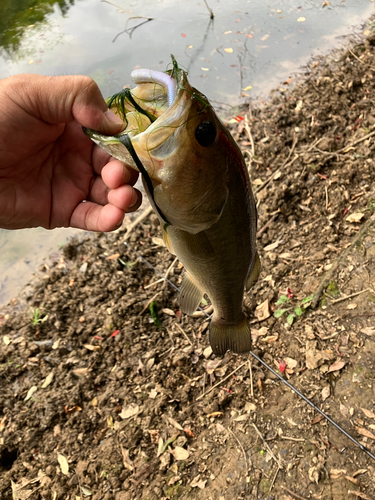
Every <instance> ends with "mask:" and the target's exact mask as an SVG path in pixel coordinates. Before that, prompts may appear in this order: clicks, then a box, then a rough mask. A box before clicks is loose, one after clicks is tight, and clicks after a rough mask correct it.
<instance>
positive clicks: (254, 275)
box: [246, 252, 261, 292]
mask: <svg viewBox="0 0 375 500" xmlns="http://www.w3.org/2000/svg"><path fill="white" fill-rule="evenodd" d="M260 267H261V266H260V259H259V255H258V252H255V258H254V263H253V267H252V269H251V271H250V275H249V277H248V278H247V282H246V291H247V292H248V291H249V290H250V288H251V287H252V286H253V285H254V283H256V282H257V281H258V278H259V274H260Z"/></svg>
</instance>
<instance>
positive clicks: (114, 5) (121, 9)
mask: <svg viewBox="0 0 375 500" xmlns="http://www.w3.org/2000/svg"><path fill="white" fill-rule="evenodd" d="M101 1H102V2H103V3H108V4H109V5H112V6H113V7H116V9H118V10H119V12H120V14H123V13H124V12H126V13H127V14H131V10H126V9H123V8H122V7H120V6H119V5H116V4H115V3H112V2H109V1H108V0H101Z"/></svg>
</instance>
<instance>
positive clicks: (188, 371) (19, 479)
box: [0, 34, 375, 500]
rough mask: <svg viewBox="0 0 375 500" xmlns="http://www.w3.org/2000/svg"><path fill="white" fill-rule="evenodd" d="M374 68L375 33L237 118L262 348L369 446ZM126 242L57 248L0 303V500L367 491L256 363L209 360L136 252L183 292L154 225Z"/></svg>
mask: <svg viewBox="0 0 375 500" xmlns="http://www.w3.org/2000/svg"><path fill="white" fill-rule="evenodd" d="M374 77H375V36H373V35H371V34H369V35H368V36H367V38H366V39H364V40H363V41H361V42H360V43H354V44H352V45H351V46H350V48H349V49H348V48H347V49H344V50H341V51H336V52H335V53H333V54H331V55H330V57H328V58H320V59H317V60H315V61H312V62H311V64H310V65H309V67H308V71H307V74H306V75H305V76H304V78H303V80H299V81H298V82H297V83H296V84H295V85H292V88H291V90H288V86H289V85H291V84H292V83H293V82H285V83H283V84H282V85H281V86H280V88H279V89H278V90H276V91H275V92H273V94H272V96H271V97H270V100H269V101H268V102H266V103H264V104H263V105H262V106H260V107H256V108H255V107H252V108H251V109H250V108H249V109H244V110H243V111H241V112H240V114H239V116H240V118H238V120H239V121H238V122H236V123H235V124H231V125H229V126H230V128H231V131H232V133H233V135H234V137H235V138H236V140H237V141H238V143H239V144H240V146H241V148H242V149H243V151H244V154H245V156H246V158H247V161H248V166H249V171H250V174H251V178H252V182H253V189H254V192H255V193H256V197H257V202H258V211H259V221H258V249H259V252H260V257H261V262H262V272H261V276H260V279H259V281H258V283H257V284H256V285H255V286H254V289H253V291H252V292H250V293H249V295H248V296H246V298H245V306H246V312H247V314H248V316H249V319H250V321H251V322H252V327H253V348H254V351H255V352H256V353H257V355H258V356H260V357H261V358H262V359H263V360H264V361H265V362H267V363H268V364H269V365H270V366H272V368H273V369H276V370H280V372H282V373H283V376H285V377H286V378H287V379H288V380H289V381H290V382H291V383H292V384H293V385H294V386H295V387H297V388H298V389H299V390H300V391H301V392H303V393H304V394H305V395H306V396H307V397H308V398H310V399H311V400H312V401H313V402H314V404H316V405H317V406H318V407H319V408H321V409H322V410H323V411H325V412H326V413H327V414H329V416H330V417H331V418H333V419H334V420H335V421H337V422H338V423H339V425H341V426H342V427H343V428H345V429H346V430H347V431H348V432H349V433H350V434H352V435H353V436H354V437H355V438H356V439H357V440H359V441H360V442H361V443H363V444H364V445H365V446H366V447H367V448H369V449H370V450H371V451H372V453H375V367H374V360H375V329H374V328H373V324H374V317H375V245H374V234H375V230H374V228H373V225H372V219H371V218H372V216H373V214H374V212H375V189H374V179H375V160H374V158H375V155H374V152H375V142H374V137H375V114H374V105H375V78H374ZM241 118H242V119H241ZM364 224H368V226H366V227H367V228H368V229H367V230H366V232H365V233H364V234H363V237H361V238H360V239H358V240H357V241H356V242H355V244H354V245H351V243H352V242H353V238H355V236H356V234H357V233H358V231H359V230H360V228H361V227H363V225H364ZM126 234H127V229H126V227H124V228H122V229H121V230H119V231H117V232H115V233H112V234H109V235H105V234H94V235H92V236H90V237H89V238H87V239H85V240H84V241H81V242H79V243H77V244H76V243H75V242H74V241H73V242H71V243H69V244H68V245H66V246H65V248H64V249H63V252H62V254H61V255H60V256H59V257H58V258H56V260H55V261H54V262H53V263H52V264H51V265H48V266H47V265H46V266H41V272H40V274H39V276H38V277H36V278H35V280H34V281H33V284H32V290H31V291H30V292H29V293H28V295H27V296H23V297H19V298H18V299H17V300H15V301H13V302H12V303H11V304H10V305H8V306H6V307H4V308H3V309H2V310H1V311H0V341H1V342H2V344H1V349H0V381H1V382H0V383H1V391H0V473H1V474H0V497H1V498H2V499H4V500H8V499H11V498H16V499H21V498H22V499H23V498H33V499H39V498H40V499H60V498H61V499H66V498H69V499H70V498H72V499H76V498H77V497H79V498H81V499H82V498H90V497H91V498H93V499H95V500H102V499H105V500H111V499H115V500H133V499H144V500H146V499H149V500H159V499H163V498H166V499H189V498H191V499H202V500H209V499H221V500H224V499H229V498H246V499H254V500H255V499H273V498H275V499H281V500H290V499H292V498H298V496H299V498H305V499H307V498H309V499H312V498H321V499H332V500H333V499H335V500H339V499H346V498H363V499H366V498H367V499H371V498H372V499H374V498H375V483H374V477H375V463H374V462H373V461H372V460H371V459H370V458H369V457H368V456H367V455H365V454H364V453H363V452H361V451H360V450H359V449H358V448H357V447H356V446H355V445H354V444H353V443H351V442H350V441H349V440H348V439H347V438H345V437H344V436H343V435H342V434H340V433H339V432H338V431H337V430H336V429H334V428H332V427H331V426H330V425H329V424H328V423H327V422H326V421H325V420H324V419H321V418H320V416H319V415H318V414H315V412H314V411H313V410H312V409H311V408H310V407H309V406H307V405H306V403H304V402H303V401H301V400H300V399H299V398H298V397H297V395H296V394H295V393H293V392H291V391H290V390H289V389H288V388H286V387H285V386H284V385H282V384H281V383H280V382H279V381H278V380H277V379H275V377H274V376H273V375H272V373H270V372H268V371H266V370H265V369H264V368H263V367H262V366H260V365H259V363H257V362H255V361H254V359H251V358H247V357H246V356H236V355H233V354H231V353H227V354H226V355H225V356H224V358H222V359H219V358H215V357H214V355H212V354H210V351H209V349H208V346H209V344H208V338H207V326H208V322H207V320H206V317H205V316H204V315H202V316H201V317H196V318H190V317H187V316H185V315H181V312H180V311H179V307H178V301H177V294H176V292H175V291H174V290H173V288H171V287H170V286H167V285H165V284H164V283H163V282H160V281H159V276H158V275H157V274H156V273H155V272H154V271H153V270H152V269H151V268H149V267H148V266H147V265H145V263H144V262H143V261H142V260H139V259H138V258H137V255H136V254H135V253H134V251H133V249H134V250H136V251H137V252H139V253H140V254H141V255H142V257H143V258H144V259H146V260H147V261H148V262H149V263H150V264H151V265H152V266H154V267H155V268H156V269H157V270H158V271H159V272H160V273H162V274H163V275H164V274H165V273H166V271H167V269H169V273H168V277H169V279H170V280H171V282H172V283H174V284H176V285H177V286H178V285H179V283H180V281H181V276H182V272H183V270H182V269H181V267H180V266H179V264H178V263H177V262H174V258H173V256H171V255H170V254H169V253H168V251H167V250H166V249H165V248H164V247H163V246H162V245H161V242H160V231H159V226H158V221H157V218H156V216H155V215H153V214H151V215H148V216H147V217H145V218H144V219H143V220H142V221H141V222H139V224H138V225H137V226H135V227H134V228H133V229H132V231H131V232H130V233H129V234H128V235H127V236H126ZM125 238H127V241H128V243H129V246H125V245H124V240H125ZM343 252H345V254H343ZM340 256H341V257H342V258H341V259H340ZM337 259H340V261H337ZM336 262H338V263H337V265H336V264H335V263H336ZM330 270H332V271H331V274H330V275H329V276H330V280H329V283H328V284H327V286H325V287H324V290H323V293H322V295H321V297H319V302H318V307H317V308H316V309H314V310H313V309H312V308H311V307H308V308H306V310H304V307H303V301H304V299H306V298H308V297H309V296H310V295H311V294H314V292H315V291H316V290H317V289H318V287H319V284H320V282H321V280H322V279H324V277H325V276H327V273H330ZM282 296H284V297H287V298H286V299H282V301H284V302H283V304H281V305H280V304H276V302H278V301H279V300H280V297H282ZM151 302H153V303H155V306H156V308H157V311H158V321H157V320H156V317H155V308H154V309H153V311H151V310H150V307H149V305H150V303H151ZM305 304H306V303H305ZM259 306H261V307H259ZM257 307H258V309H256V308H257ZM283 308H284V309H285V313H283V314H281V313H280V314H279V317H278V318H276V317H275V316H274V311H275V310H280V309H283ZM297 310H298V311H297ZM261 313H262V314H263V316H262V317H260V314H261ZM291 316H293V318H291ZM287 318H289V322H288V321H287ZM292 320H293V324H292V325H290V323H291V322H292ZM159 322H160V324H159ZM216 384H217V385H216ZM212 388H213V389H212ZM353 492H354V493H353ZM355 492H356V493H355ZM296 495H298V496H297V497H296Z"/></svg>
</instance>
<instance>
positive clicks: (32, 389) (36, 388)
mask: <svg viewBox="0 0 375 500" xmlns="http://www.w3.org/2000/svg"><path fill="white" fill-rule="evenodd" d="M37 390H38V387H37V386H36V385H33V386H32V387H30V389H29V390H28V392H27V395H26V397H25V401H28V400H29V399H30V398H31V397H32V395H33V394H34V393H35V392H36V391H37Z"/></svg>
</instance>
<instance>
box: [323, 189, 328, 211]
mask: <svg viewBox="0 0 375 500" xmlns="http://www.w3.org/2000/svg"><path fill="white" fill-rule="evenodd" d="M324 187H325V190H326V209H328V204H329V200H328V188H327V184H326V185H325V186H324Z"/></svg>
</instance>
